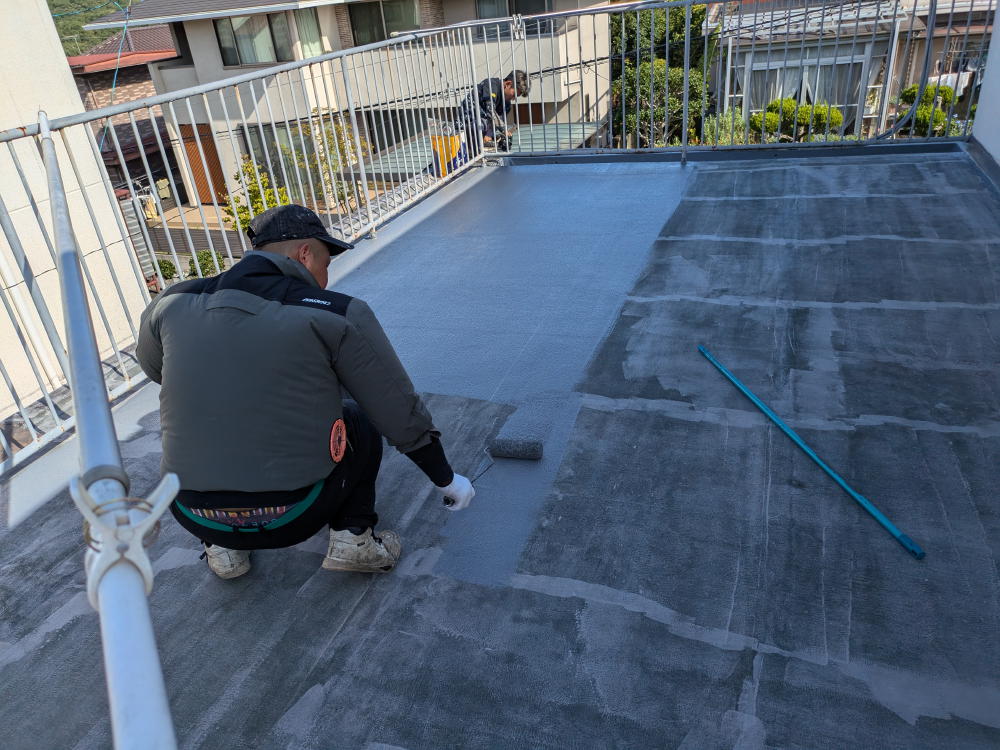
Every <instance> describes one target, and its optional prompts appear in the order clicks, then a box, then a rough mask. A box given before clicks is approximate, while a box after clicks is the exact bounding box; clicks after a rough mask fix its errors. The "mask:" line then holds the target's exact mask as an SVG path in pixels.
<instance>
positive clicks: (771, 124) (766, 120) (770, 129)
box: [750, 112, 781, 140]
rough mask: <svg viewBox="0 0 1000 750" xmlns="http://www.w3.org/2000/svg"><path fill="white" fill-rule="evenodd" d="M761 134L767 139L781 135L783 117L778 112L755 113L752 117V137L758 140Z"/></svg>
mask: <svg viewBox="0 0 1000 750" xmlns="http://www.w3.org/2000/svg"><path fill="white" fill-rule="evenodd" d="M761 133H764V136H765V138H766V137H767V136H769V135H772V136H777V135H780V134H781V115H779V114H778V113H777V112H754V113H753V114H752V115H750V137H751V138H753V139H755V140H757V139H759V138H760V134H761Z"/></svg>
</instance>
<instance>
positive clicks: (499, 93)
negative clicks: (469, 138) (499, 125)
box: [462, 78, 511, 138]
mask: <svg viewBox="0 0 1000 750" xmlns="http://www.w3.org/2000/svg"><path fill="white" fill-rule="evenodd" d="M475 96H476V102H475V104H473V103H472V102H470V101H468V100H467V101H466V102H465V104H464V105H463V107H462V109H463V114H464V117H465V120H466V122H467V123H471V124H472V127H473V128H475V124H474V121H473V119H472V118H474V117H478V118H479V125H480V129H481V130H482V135H483V136H486V137H489V138H496V127H495V124H494V123H495V118H494V115H496V117H499V118H500V122H503V121H504V115H506V114H507V113H508V112H510V107H511V102H509V101H507V100H506V99H505V98H504V95H503V81H501V80H500V79H499V78H487V79H485V80H484V81H482V82H481V83H480V84H479V85H478V86H476V94H475ZM470 98H471V95H470Z"/></svg>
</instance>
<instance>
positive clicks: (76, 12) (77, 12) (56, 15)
mask: <svg viewBox="0 0 1000 750" xmlns="http://www.w3.org/2000/svg"><path fill="white" fill-rule="evenodd" d="M107 5H114V6H116V7H117V8H118V9H119V10H121V7H122V6H120V5H118V3H116V2H115V0H108V2H106V3H101V4H100V5H95V6H94V7H93V8H84V9H83V10H74V11H69V12H67V13H53V14H52V17H53V18H65V17H66V16H78V15H80V14H81V13H90V11H92V10H100V9H101V8H103V7H105V6H107Z"/></svg>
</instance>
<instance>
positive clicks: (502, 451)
mask: <svg viewBox="0 0 1000 750" xmlns="http://www.w3.org/2000/svg"><path fill="white" fill-rule="evenodd" d="M515 417H516V413H515V414H514V415H512V417H511V418H510V419H508V420H507V421H506V422H505V423H504V425H503V427H502V428H501V429H500V432H498V433H497V434H496V436H495V437H493V438H492V439H491V440H490V441H489V442H488V443H487V444H486V447H485V448H484V449H483V452H484V453H485V456H484V457H483V460H482V462H481V463H480V464H479V468H478V469H477V470H476V473H475V475H474V476H473V477H472V478H471V479H470V480H469V481H470V482H472V483H473V484H475V483H476V480H477V479H479V478H480V477H481V476H482V475H483V474H485V473H486V472H487V471H489V470H490V467H491V466H493V463H494V461H493V459H494V458H513V459H519V460H525V461H538V460H540V459H541V458H542V446H543V442H544V437H545V430H544V429H543V428H542V425H540V424H539V423H538V422H537V420H532V419H529V418H522V419H517V418H515ZM443 502H444V504H445V506H447V507H450V506H452V505H454V504H455V501H454V500H452V499H451V498H450V497H446V498H444V501H443Z"/></svg>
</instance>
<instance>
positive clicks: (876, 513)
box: [698, 346, 926, 560]
mask: <svg viewBox="0 0 1000 750" xmlns="http://www.w3.org/2000/svg"><path fill="white" fill-rule="evenodd" d="M698 351H699V352H701V353H702V354H703V355H704V356H705V359H707V360H708V361H709V362H711V363H712V364H713V365H715V367H716V369H718V371H719V372H721V373H722V374H723V375H725V376H726V378H727V379H728V380H729V382H730V383H732V384H733V385H735V386H736V387H737V388H739V389H740V392H741V393H742V394H743V395H744V396H746V397H747V398H748V399H750V400H751V401H752V402H753V404H754V406H756V407H757V408H758V409H760V410H761V411H762V412H764V414H765V415H766V416H767V418H768V419H770V420H771V421H772V422H774V423H775V424H776V425H778V427H780V428H781V431H782V432H784V433H785V434H786V435H788V437H790V438H791V439H792V442H794V443H795V444H796V445H797V446H799V448H801V449H802V450H803V451H804V452H805V454H806V455H807V456H809V458H811V459H812V460H813V461H815V462H816V464H817V466H819V468H821V469H822V470H823V471H825V472H826V473H827V474H828V475H829V476H830V478H831V479H832V480H833V481H834V482H836V483H837V484H839V485H840V488H841V489H842V490H843V491H844V492H846V493H847V494H848V495H850V496H851V497H852V498H854V499H855V500H856V501H857V503H858V505H860V506H861V507H862V508H864V509H865V510H866V511H868V512H869V513H870V514H871V515H872V516H873V517H874V518H875V520H876V521H878V522H879V523H880V524H882V528H884V529H885V530H886V531H888V532H889V533H890V534H892V536H893V538H894V539H895V540H896V541H897V542H899V543H900V544H902V545H903V547H904V548H905V549H906V551H907V552H909V553H910V554H911V555H913V556H914V557H915V558H917V559H918V560H923V559H924V555H925V554H926V553H925V552H924V551H923V550H922V549H921V548H920V545H918V544H917V543H916V542H914V541H913V540H912V539H910V537H908V536H907V535H906V534H904V533H903V532H902V531H900V530H899V529H898V528H896V525H895V524H894V523H893V522H892V521H890V520H889V519H888V518H886V517H885V514H883V513H882V511H880V510H879V509H878V508H876V507H875V505H874V504H873V503H872V502H871V501H870V500H869V499H868V498H866V497H864V496H863V495H861V494H859V493H857V492H855V491H854V490H853V489H852V488H851V486H850V485H849V484H848V483H847V482H845V481H844V480H843V478H842V477H841V476H840V474H838V473H837V472H835V471H834V470H833V469H831V468H830V467H829V466H827V465H826V462H824V461H823V459H822V458H820V457H819V456H817V455H816V452H815V451H814V450H813V449H812V448H810V447H809V446H808V445H806V444H805V441H804V440H802V438H800V437H799V436H798V435H797V434H796V432H795V430H793V429H792V428H791V427H789V426H788V425H786V424H785V423H784V422H782V421H781V417H779V416H778V415H777V414H775V413H774V412H773V411H771V409H770V408H769V407H768V405H767V404H765V403H764V402H763V401H761V400H760V399H759V398H757V397H756V396H755V395H754V394H753V391H751V390H750V389H749V388H747V387H746V386H745V385H743V383H741V382H740V381H739V378H737V377H736V376H735V375H733V374H732V373H731V372H729V370H727V369H726V368H725V367H724V366H723V365H722V363H721V362H719V360H717V359H716V358H715V357H713V356H712V355H711V353H709V351H708V349H706V348H705V347H703V346H699V347H698Z"/></svg>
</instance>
